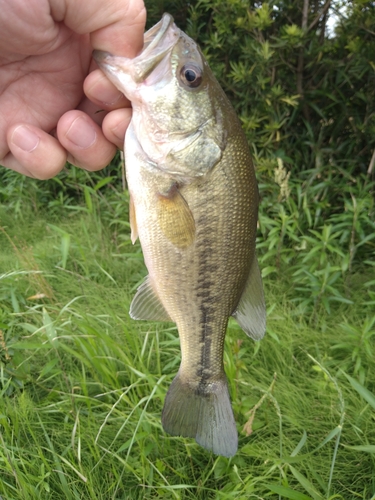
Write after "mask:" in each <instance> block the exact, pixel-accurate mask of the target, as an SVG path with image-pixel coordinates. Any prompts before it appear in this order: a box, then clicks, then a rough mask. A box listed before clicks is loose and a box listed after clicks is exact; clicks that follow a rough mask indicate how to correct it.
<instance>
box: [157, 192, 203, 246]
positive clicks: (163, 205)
mask: <svg viewBox="0 0 375 500" xmlns="http://www.w3.org/2000/svg"><path fill="white" fill-rule="evenodd" d="M157 214H158V222H159V225H160V229H161V230H162V232H163V234H164V235H165V236H166V238H168V240H169V241H170V242H171V243H172V244H173V245H175V246H176V247H178V248H182V249H183V248H187V247H189V246H190V245H191V244H192V243H193V241H194V239H195V222H194V217H193V214H192V213H191V210H190V208H189V205H188V204H187V203H186V200H185V198H184V197H183V196H182V195H181V193H180V191H179V190H178V187H177V185H176V184H173V185H172V186H171V188H170V189H169V190H168V192H167V193H166V194H164V193H163V194H161V193H158V194H157Z"/></svg>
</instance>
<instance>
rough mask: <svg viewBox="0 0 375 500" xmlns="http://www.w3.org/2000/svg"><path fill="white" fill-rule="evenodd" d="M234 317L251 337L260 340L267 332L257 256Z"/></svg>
mask: <svg viewBox="0 0 375 500" xmlns="http://www.w3.org/2000/svg"><path fill="white" fill-rule="evenodd" d="M232 316H233V317H234V318H235V319H236V320H237V322H238V324H239V325H240V327H241V328H242V330H243V331H244V332H245V333H246V334H247V335H249V337H251V338H253V339H254V340H260V339H261V338H262V337H263V336H264V334H265V331H266V305H265V301H264V294H263V285H262V275H261V273H260V269H259V265H258V261H257V258H256V257H255V256H254V260H253V263H252V265H251V268H250V273H249V277H248V279H247V282H246V285H245V289H244V291H243V294H242V297H241V299H240V301H239V303H238V306H237V308H236V310H235V311H234V313H233V314H232Z"/></svg>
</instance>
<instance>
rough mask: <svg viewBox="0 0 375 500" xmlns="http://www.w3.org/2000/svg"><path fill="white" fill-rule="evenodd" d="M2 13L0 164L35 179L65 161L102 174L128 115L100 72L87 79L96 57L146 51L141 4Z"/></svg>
mask: <svg viewBox="0 0 375 500" xmlns="http://www.w3.org/2000/svg"><path fill="white" fill-rule="evenodd" d="M0 12H1V14H0V164H1V165H3V166H5V167H7V168H10V169H13V170H16V171H17V172H20V173H22V174H25V175H28V176H30V177H35V178H38V179H48V178H50V177H53V176H54V175H56V174H57V173H58V172H59V171H60V170H61V169H62V168H63V167H64V165H65V162H66V161H69V162H70V163H73V164H74V165H77V166H80V167H82V168H85V169H87V170H99V169H101V168H104V167H105V166H106V165H107V164H108V163H109V162H110V161H111V159H112V158H113V156H114V154H115V152H116V146H117V147H120V148H122V146H123V140H124V135H125V130H126V128H127V125H128V124H129V121H130V118H131V108H130V103H129V101H127V99H126V98H125V97H124V96H123V94H121V93H119V91H118V90H117V89H116V88H115V87H114V86H113V85H112V84H111V83H110V82H109V81H108V80H107V79H106V78H105V77H104V75H103V73H102V72H101V71H100V70H98V69H94V71H92V72H91V73H90V71H91V70H92V69H93V68H95V63H94V62H93V60H92V58H91V54H92V50H93V49H99V50H105V51H108V52H112V53H115V54H118V55H123V56H126V57H134V56H135V55H136V54H137V53H138V52H139V51H140V50H141V48H142V46H143V32H144V25H145V19H146V11H145V8H144V4H143V0H111V1H108V0H107V1H103V0H80V1H77V0H0ZM87 75H88V76H87ZM83 88H84V91H85V94H86V96H85V95H84V92H83ZM99 110H104V111H102V112H99V113H98V111H99Z"/></svg>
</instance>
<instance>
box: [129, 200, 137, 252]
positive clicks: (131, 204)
mask: <svg viewBox="0 0 375 500" xmlns="http://www.w3.org/2000/svg"><path fill="white" fill-rule="evenodd" d="M129 219H130V239H131V240H132V243H133V245H134V243H135V242H136V241H137V238H138V227H137V219H136V216H135V206H134V201H133V198H132V195H130V199H129Z"/></svg>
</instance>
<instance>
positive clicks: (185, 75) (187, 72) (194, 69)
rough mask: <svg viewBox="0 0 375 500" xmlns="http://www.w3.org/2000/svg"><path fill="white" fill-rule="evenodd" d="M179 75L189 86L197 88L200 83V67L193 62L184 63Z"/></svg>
mask: <svg viewBox="0 0 375 500" xmlns="http://www.w3.org/2000/svg"><path fill="white" fill-rule="evenodd" d="M180 75H181V79H182V82H183V83H184V84H185V85H187V86H188V87H190V88H197V87H199V85H200V84H201V83H202V69H201V68H200V67H199V66H196V65H195V64H185V66H183V67H182V68H181V71H180Z"/></svg>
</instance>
